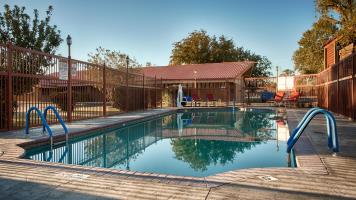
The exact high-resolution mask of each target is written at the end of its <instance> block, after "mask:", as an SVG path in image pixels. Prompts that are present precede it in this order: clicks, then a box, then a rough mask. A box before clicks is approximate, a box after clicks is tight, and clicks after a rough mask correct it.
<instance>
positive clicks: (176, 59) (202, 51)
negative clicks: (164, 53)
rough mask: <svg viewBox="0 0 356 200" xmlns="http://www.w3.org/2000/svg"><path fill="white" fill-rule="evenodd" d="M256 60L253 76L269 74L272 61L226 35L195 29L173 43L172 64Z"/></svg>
mask: <svg viewBox="0 0 356 200" xmlns="http://www.w3.org/2000/svg"><path fill="white" fill-rule="evenodd" d="M246 60H249V61H255V62H257V66H256V67H255V68H254V69H253V71H252V76H268V75H270V74H271V73H270V71H269V70H270V69H271V65H272V63H271V62H270V61H269V60H268V59H267V58H266V57H264V56H261V55H257V54H255V53H253V52H251V51H249V50H246V49H244V48H243V47H237V46H236V45H235V43H234V41H233V40H232V39H229V38H226V37H225V36H224V35H221V36H220V37H218V38H217V37H216V36H210V35H208V34H207V32H206V31H204V30H200V31H193V32H191V33H189V35H188V36H187V37H186V38H183V39H182V40H181V41H178V42H175V43H174V44H173V50H172V54H171V57H170V65H184V64H200V63H220V62H235V61H246Z"/></svg>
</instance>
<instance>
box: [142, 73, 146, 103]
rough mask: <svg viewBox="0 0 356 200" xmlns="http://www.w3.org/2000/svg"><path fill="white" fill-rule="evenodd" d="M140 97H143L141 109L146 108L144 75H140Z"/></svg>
mask: <svg viewBox="0 0 356 200" xmlns="http://www.w3.org/2000/svg"><path fill="white" fill-rule="evenodd" d="M142 80H143V81H142V99H143V110H145V109H146V96H145V76H142Z"/></svg>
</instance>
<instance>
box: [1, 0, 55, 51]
mask: <svg viewBox="0 0 356 200" xmlns="http://www.w3.org/2000/svg"><path fill="white" fill-rule="evenodd" d="M52 12H53V7H52V6H49V7H48V10H47V11H46V17H45V18H44V19H39V12H38V10H37V9H34V10H33V18H32V19H31V17H30V15H28V14H27V13H26V9H25V7H19V6H16V5H15V6H14V7H13V8H12V9H11V8H10V6H9V5H7V4H6V5H5V6H4V12H0V36H1V37H0V42H1V43H7V42H12V43H13V44H14V45H17V46H20V47H24V48H29V49H34V50H38V51H42V52H45V53H51V54H54V53H55V51H56V50H57V48H58V46H59V45H60V43H61V42H62V38H61V36H60V31H59V30H58V29H57V26H56V25H51V24H50V21H51V16H52Z"/></svg>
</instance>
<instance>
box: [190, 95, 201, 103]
mask: <svg viewBox="0 0 356 200" xmlns="http://www.w3.org/2000/svg"><path fill="white" fill-rule="evenodd" d="M192 100H193V101H194V106H197V103H198V104H199V106H200V102H201V99H200V97H199V96H198V95H197V94H192ZM193 101H192V106H193Z"/></svg>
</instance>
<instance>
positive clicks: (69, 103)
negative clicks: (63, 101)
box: [67, 48, 72, 122]
mask: <svg viewBox="0 0 356 200" xmlns="http://www.w3.org/2000/svg"><path fill="white" fill-rule="evenodd" d="M67 69H68V81H67V87H68V88H67V92H68V94H67V120H68V122H72V59H71V56H70V48H69V55H68V67H67Z"/></svg>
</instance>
